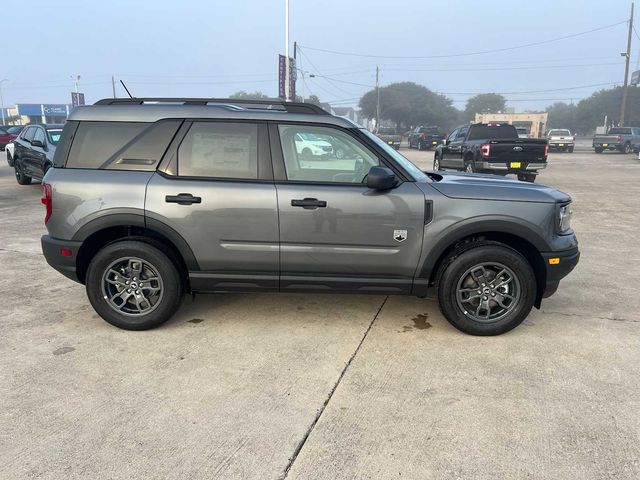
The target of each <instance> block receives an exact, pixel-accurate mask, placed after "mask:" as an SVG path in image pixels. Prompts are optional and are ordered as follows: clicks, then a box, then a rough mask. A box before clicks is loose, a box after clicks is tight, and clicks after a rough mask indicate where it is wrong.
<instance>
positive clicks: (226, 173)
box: [178, 122, 258, 179]
mask: <svg viewBox="0 0 640 480" xmlns="http://www.w3.org/2000/svg"><path fill="white" fill-rule="evenodd" d="M178 175H179V176H188V177H213V178H236V179H257V178H258V125H256V124H251V123H223V122H194V123H193V125H192V126H191V128H190V129H189V131H188V132H187V134H186V136H185V137H184V139H183V140H182V143H181V144H180V147H179V148H178Z"/></svg>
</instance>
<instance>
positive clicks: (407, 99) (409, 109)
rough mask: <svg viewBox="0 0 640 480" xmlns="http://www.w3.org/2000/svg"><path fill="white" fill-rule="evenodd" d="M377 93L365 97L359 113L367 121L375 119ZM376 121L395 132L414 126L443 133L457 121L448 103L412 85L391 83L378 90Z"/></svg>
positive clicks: (441, 97)
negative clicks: (387, 124)
mask: <svg viewBox="0 0 640 480" xmlns="http://www.w3.org/2000/svg"><path fill="white" fill-rule="evenodd" d="M376 103H377V92H376V90H375V89H373V90H370V91H369V92H367V93H365V94H364V95H363V96H362V98H361V99H360V109H361V110H362V114H363V115H364V116H365V117H367V118H376ZM380 120H381V121H383V120H389V121H392V122H393V123H395V125H396V127H397V128H407V127H410V126H414V125H420V124H424V125H439V126H440V127H443V128H445V129H448V128H449V127H451V126H453V125H454V124H455V123H456V122H457V120H458V111H457V110H456V109H455V108H454V107H453V103H452V101H451V99H449V98H447V97H445V96H444V95H440V94H437V93H434V92H432V91H431V90H429V89H428V88H426V87H423V86H422V85H418V84H416V83H413V82H400V83H392V84H390V85H387V86H385V87H380Z"/></svg>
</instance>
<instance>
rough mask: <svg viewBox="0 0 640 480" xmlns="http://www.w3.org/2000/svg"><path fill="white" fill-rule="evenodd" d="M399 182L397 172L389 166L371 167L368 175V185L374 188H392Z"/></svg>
mask: <svg viewBox="0 0 640 480" xmlns="http://www.w3.org/2000/svg"><path fill="white" fill-rule="evenodd" d="M397 184H398V179H397V178H396V174H395V173H393V171H392V170H391V169H389V168H387V167H371V169H370V170H369V173H368V175H367V187H368V188H371V189H372V190H391V189H392V188H393V187H395V186H396V185H397Z"/></svg>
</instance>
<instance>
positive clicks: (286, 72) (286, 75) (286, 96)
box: [284, 0, 291, 102]
mask: <svg viewBox="0 0 640 480" xmlns="http://www.w3.org/2000/svg"><path fill="white" fill-rule="evenodd" d="M284 44H285V45H284V99H285V101H286V102H290V101H291V96H290V94H289V88H290V85H289V71H290V68H291V65H289V0H284Z"/></svg>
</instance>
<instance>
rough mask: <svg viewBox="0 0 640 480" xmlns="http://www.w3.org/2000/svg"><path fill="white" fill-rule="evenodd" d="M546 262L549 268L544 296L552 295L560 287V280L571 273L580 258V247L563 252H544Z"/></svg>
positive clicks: (547, 268) (543, 256)
mask: <svg viewBox="0 0 640 480" xmlns="http://www.w3.org/2000/svg"><path fill="white" fill-rule="evenodd" d="M542 258H543V259H544V264H545V267H546V270H547V281H546V285H545V290H544V293H543V295H542V296H543V298H547V297H550V296H551V295H553V294H554V293H555V292H556V290H557V289H558V285H559V284H560V280H562V279H563V278H564V277H566V276H567V275H569V273H571V271H572V270H573V269H574V268H575V266H576V265H577V264H578V261H579V260H580V251H579V250H578V247H575V248H572V249H570V250H564V251H562V252H544V253H542Z"/></svg>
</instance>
